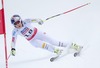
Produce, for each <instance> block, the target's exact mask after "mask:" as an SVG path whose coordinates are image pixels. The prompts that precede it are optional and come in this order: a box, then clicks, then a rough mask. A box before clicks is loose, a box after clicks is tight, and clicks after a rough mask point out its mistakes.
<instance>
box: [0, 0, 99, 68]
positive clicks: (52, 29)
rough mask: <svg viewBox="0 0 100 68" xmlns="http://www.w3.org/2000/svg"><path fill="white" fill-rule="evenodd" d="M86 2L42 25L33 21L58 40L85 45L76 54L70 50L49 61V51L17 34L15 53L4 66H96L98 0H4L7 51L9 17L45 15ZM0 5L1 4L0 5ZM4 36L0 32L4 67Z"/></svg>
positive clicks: (10, 28)
mask: <svg viewBox="0 0 100 68" xmlns="http://www.w3.org/2000/svg"><path fill="white" fill-rule="evenodd" d="M88 2H90V3H91V4H90V5H87V6H85V7H82V8H80V9H77V10H75V11H72V12H70V13H68V14H65V15H62V16H59V17H55V18H52V19H50V20H48V21H46V22H44V24H43V25H42V26H40V25H38V24H34V26H36V27H37V28H38V29H40V30H42V31H45V32H46V33H47V34H48V35H50V36H51V37H54V38H55V39H57V40H61V41H73V42H76V43H77V44H80V45H83V46H84V47H85V49H84V51H83V53H82V55H81V56H80V57H76V58H75V57H73V54H69V55H67V56H64V57H63V58H61V59H59V60H57V61H55V62H50V61H49V58H50V57H51V56H52V53H50V52H48V51H46V50H43V49H39V48H35V47H34V46H32V45H30V43H29V42H27V41H26V40H25V39H24V38H23V37H21V36H18V38H17V44H16V56H15V57H13V56H11V57H10V58H9V62H8V63H9V65H8V66H9V67H8V68H100V53H99V52H100V46H99V42H100V41H99V40H100V36H99V35H100V30H99V29H100V20H99V18H100V8H99V7H100V1H99V0H88V1H87V0H82V1H80V0H77V1H76V0H59V1H58V0H12V1H9V0H4V4H5V5H4V7H5V21H6V32H7V48H8V55H9V54H10V47H11V34H12V30H13V26H12V25H11V24H10V18H11V16H12V15H13V14H19V15H20V16H21V17H22V19H25V18H41V19H43V20H45V19H46V18H48V17H50V16H53V15H56V14H59V13H62V12H65V11H67V10H70V9H72V8H75V7H78V6H80V5H82V4H85V3H88ZM0 7H1V6H0ZM4 55H5V53H4V39H3V35H0V68H5V56H4Z"/></svg>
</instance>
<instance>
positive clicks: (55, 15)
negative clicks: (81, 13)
mask: <svg viewBox="0 0 100 68" xmlns="http://www.w3.org/2000/svg"><path fill="white" fill-rule="evenodd" d="M89 4H90V3H86V4H84V5H81V6H78V7H76V8H73V9H71V10H68V11H66V12H63V13H60V14H57V15H54V16H51V17H48V18H46V19H45V21H47V20H49V19H51V18H54V17H57V16H60V15H63V14H66V13H69V12H71V11H74V10H76V9H79V8H81V7H84V6H86V5H89Z"/></svg>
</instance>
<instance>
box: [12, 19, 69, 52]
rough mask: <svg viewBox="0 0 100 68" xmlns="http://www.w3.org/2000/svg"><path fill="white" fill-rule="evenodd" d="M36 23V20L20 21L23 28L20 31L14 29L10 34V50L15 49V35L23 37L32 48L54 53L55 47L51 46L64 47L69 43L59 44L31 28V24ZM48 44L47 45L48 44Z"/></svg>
mask: <svg viewBox="0 0 100 68" xmlns="http://www.w3.org/2000/svg"><path fill="white" fill-rule="evenodd" d="M36 22H37V23H38V21H37V19H35V21H33V19H25V20H24V21H22V25H23V27H22V28H20V29H17V28H14V29H13V32H12V48H15V44H16V39H17V35H21V36H23V37H25V38H26V39H27V40H28V41H29V42H30V43H31V44H32V45H33V46H35V47H40V48H43V49H46V50H48V51H51V52H54V49H55V47H54V46H52V45H56V46H60V47H66V46H68V45H69V43H64V42H60V41H57V40H54V39H52V38H51V37H49V36H48V35H47V34H45V33H44V32H41V31H39V30H38V29H37V28H36V27H33V26H32V25H31V23H36ZM48 43H49V44H48Z"/></svg>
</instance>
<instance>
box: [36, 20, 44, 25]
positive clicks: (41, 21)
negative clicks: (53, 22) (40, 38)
mask: <svg viewBox="0 0 100 68" xmlns="http://www.w3.org/2000/svg"><path fill="white" fill-rule="evenodd" d="M36 21H37V22H38V24H39V25H42V24H43V23H44V22H43V20H41V19H37V20H36Z"/></svg>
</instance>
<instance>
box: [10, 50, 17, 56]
mask: <svg viewBox="0 0 100 68" xmlns="http://www.w3.org/2000/svg"><path fill="white" fill-rule="evenodd" d="M15 54H16V49H15V48H12V49H11V55H12V56H15Z"/></svg>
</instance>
